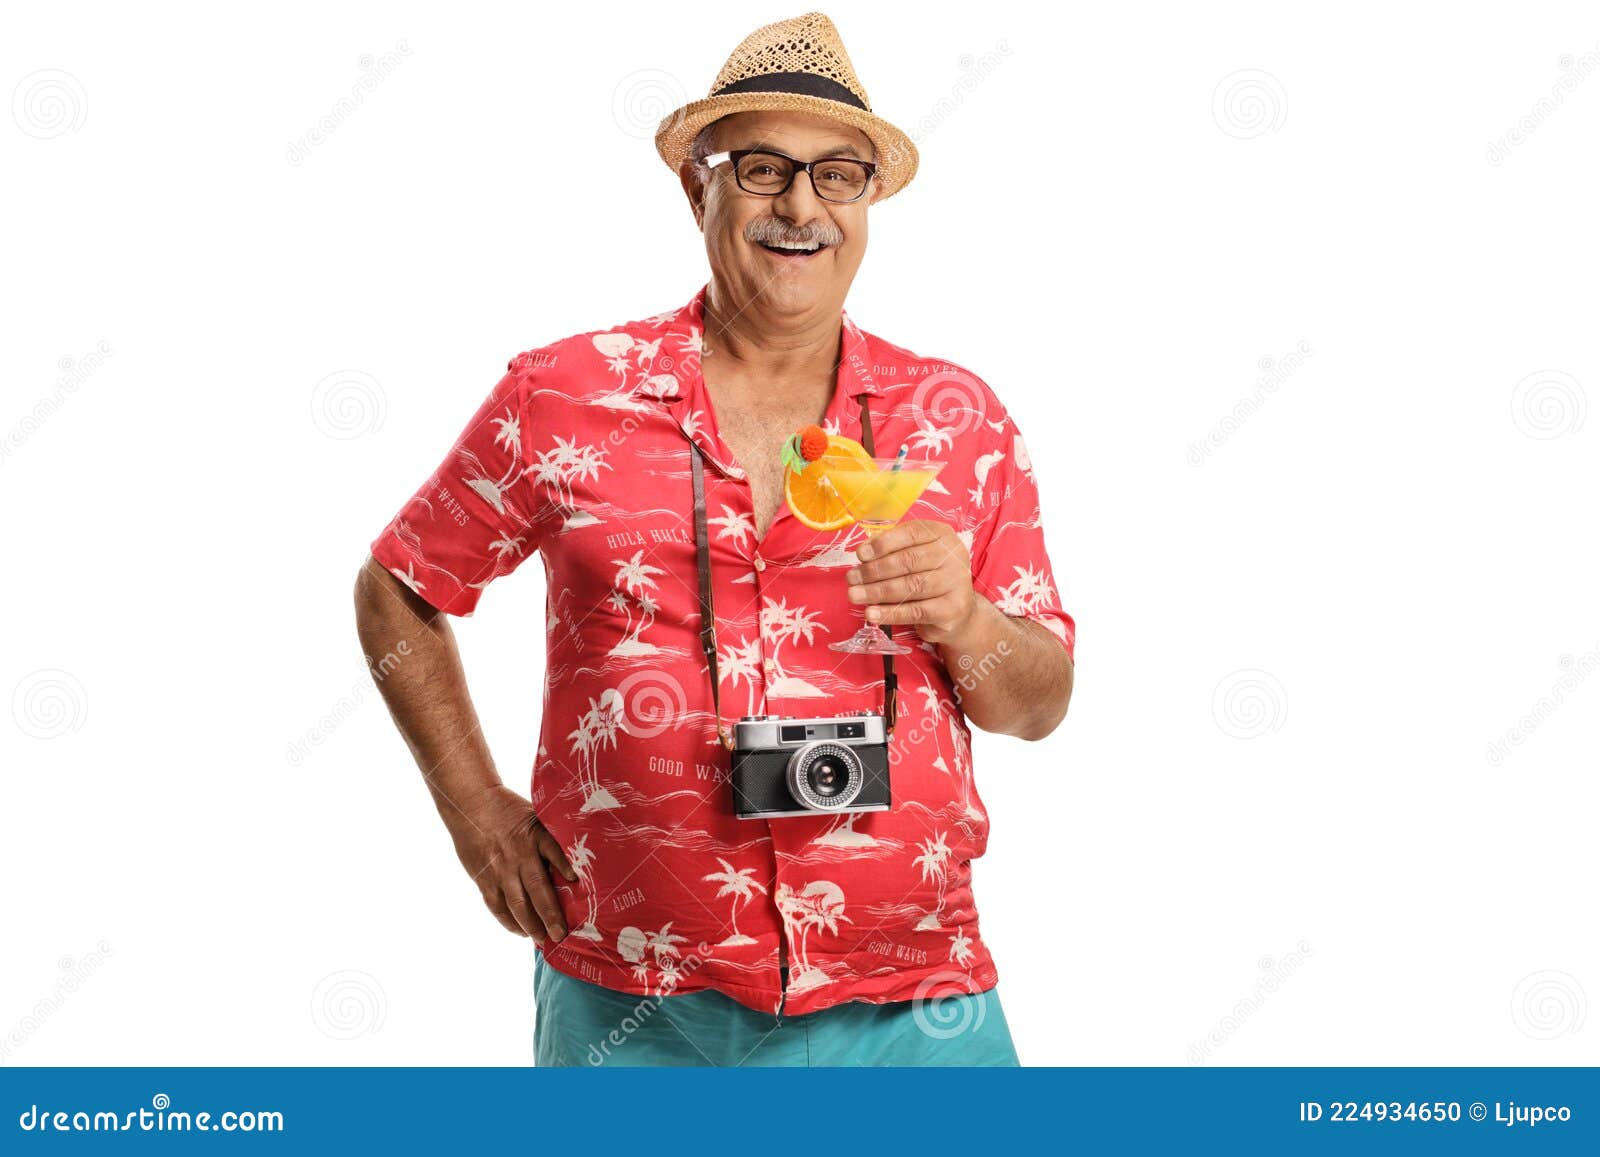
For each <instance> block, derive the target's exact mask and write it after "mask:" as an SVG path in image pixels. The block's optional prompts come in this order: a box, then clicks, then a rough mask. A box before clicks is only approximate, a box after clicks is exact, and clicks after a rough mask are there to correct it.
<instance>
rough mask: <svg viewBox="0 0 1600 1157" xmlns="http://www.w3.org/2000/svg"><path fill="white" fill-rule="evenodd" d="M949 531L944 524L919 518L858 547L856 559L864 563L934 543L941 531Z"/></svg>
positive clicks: (893, 528)
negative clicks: (909, 548) (920, 544)
mask: <svg viewBox="0 0 1600 1157" xmlns="http://www.w3.org/2000/svg"><path fill="white" fill-rule="evenodd" d="M948 529H949V527H947V526H945V525H944V524H943V523H942V522H935V521H934V520H932V519H929V518H918V519H913V520H912V521H910V522H902V523H900V524H899V525H898V526H891V527H890V528H889V529H888V530H886V531H884V532H883V533H882V534H879V535H874V536H873V537H872V538H869V539H867V541H866V542H863V543H862V544H861V545H860V546H858V547H856V557H857V558H858V559H860V560H861V561H862V562H867V561H868V560H869V559H874V558H881V557H882V556H884V555H886V554H889V553H891V552H893V551H897V550H904V549H905V548H906V547H908V546H916V545H918V544H919V543H924V542H933V541H934V540H935V539H936V538H938V537H939V535H940V532H941V531H944V530H948Z"/></svg>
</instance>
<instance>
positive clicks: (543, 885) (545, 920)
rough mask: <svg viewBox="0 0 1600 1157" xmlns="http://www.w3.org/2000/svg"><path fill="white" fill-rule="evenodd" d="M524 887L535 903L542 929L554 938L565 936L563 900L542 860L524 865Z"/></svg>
mask: <svg viewBox="0 0 1600 1157" xmlns="http://www.w3.org/2000/svg"><path fill="white" fill-rule="evenodd" d="M522 888H523V891H524V892H525V893H526V894H527V897H528V901H529V902H530V903H531V904H532V905H533V911H534V915H535V917H536V918H537V919H538V920H539V922H540V925H541V929H540V930H541V931H542V932H548V933H549V935H550V938H551V939H552V940H560V939H561V938H562V937H563V936H565V935H566V934H567V920H566V917H565V916H563V915H562V913H561V901H560V899H559V898H558V897H557V896H556V890H555V886H554V885H553V884H551V883H550V876H549V874H548V873H546V872H545V870H544V864H543V863H542V862H541V861H539V860H528V861H526V862H525V863H524V864H523V865H522ZM541 943H542V941H541Z"/></svg>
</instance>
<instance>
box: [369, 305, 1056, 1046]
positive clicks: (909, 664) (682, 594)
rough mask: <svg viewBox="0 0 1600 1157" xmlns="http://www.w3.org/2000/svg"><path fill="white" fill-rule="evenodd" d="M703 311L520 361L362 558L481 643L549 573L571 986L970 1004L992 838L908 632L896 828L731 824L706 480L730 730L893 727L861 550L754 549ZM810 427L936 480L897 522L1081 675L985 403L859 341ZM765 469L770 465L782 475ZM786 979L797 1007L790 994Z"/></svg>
mask: <svg viewBox="0 0 1600 1157" xmlns="http://www.w3.org/2000/svg"><path fill="white" fill-rule="evenodd" d="M705 294H706V287H705V286H702V287H701V289H700V290H699V291H698V292H697V293H696V294H695V296H694V297H693V298H692V299H691V300H690V301H689V303H688V304H687V305H685V306H683V307H682V308H680V309H678V310H675V311H672V312H669V313H664V314H660V315H658V316H656V317H652V318H649V319H646V320H643V321H635V322H629V323H627V324H625V325H622V326H618V327H616V328H613V329H610V330H605V331H595V332H590V333H583V334H577V335H574V336H572V337H567V338H564V339H562V340H560V341H556V342H553V343H551V344H550V345H547V346H544V347H542V348H539V349H535V350H529V351H527V352H525V353H522V354H519V355H517V356H516V357H515V358H513V359H511V362H510V365H509V367H508V370H507V372H506V374H505V376H504V377H503V378H502V379H501V380H500V382H499V384H498V385H496V386H495V387H494V389H493V390H492V391H491V392H490V394H489V396H488V398H487V399H485V400H484V401H483V403H482V405H481V407H480V408H479V409H478V411H477V413H476V414H475V415H474V416H473V418H472V420H471V421H470V422H469V423H468V425H467V427H466V429H465V431H464V432H463V433H462V434H461V436H460V438H459V439H458V441H457V442H456V444H455V446H454V447H453V449H451V451H450V453H449V454H448V455H447V456H446V457H445V459H444V461H443V462H442V463H441V464H440V466H439V468H438V470H437V471H435V472H434V474H433V476H432V477H431V478H430V479H429V480H428V481H427V483H426V484H425V485H423V487H422V488H421V489H420V490H418V491H417V493H416V495H415V496H414V497H413V498H412V499H411V500H410V501H409V502H408V503H407V504H406V505H405V507H404V508H403V509H402V510H401V511H400V513H399V514H398V515H396V516H395V518H394V519H393V520H392V521H391V522H390V524H389V525H388V526H387V527H386V528H385V529H384V531H383V532H382V533H381V534H380V535H379V536H378V538H377V540H376V541H375V542H374V543H373V544H372V553H373V555H374V556H375V557H376V558H377V560H378V561H379V562H380V563H382V564H383V565H384V566H385V567H387V568H388V569H389V571H390V572H391V573H393V574H395V575H396V576H398V577H399V578H400V579H401V580H403V581H404V582H405V583H406V584H407V585H408V586H409V587H410V588H411V589H412V590H413V591H415V592H416V593H417V594H418V595H419V596H420V597H421V598H423V599H425V600H426V601H427V602H428V603H430V604H431V605H432V606H434V607H436V608H438V609H440V610H442V611H446V612H448V613H450V614H454V615H466V614H470V613H471V612H472V610H473V608H474V607H475V606H476V605H477V602H478V598H479V595H480V593H481V592H482V591H483V589H484V588H485V587H486V586H488V585H489V584H490V583H491V582H492V581H493V580H494V579H495V578H497V577H499V576H500V575H504V574H508V573H509V572H511V571H512V570H514V569H515V568H516V567H517V566H519V565H520V564H521V563H522V562H524V561H525V560H527V559H529V558H531V557H533V556H534V555H535V554H538V555H539V557H540V558H541V559H543V561H544V567H545V573H546V577H547V580H548V594H547V600H546V619H545V621H546V634H547V638H546V646H547V675H546V682H545V688H544V710H543V721H542V730H541V734H540V743H539V749H538V756H537V759H536V761H535V764H534V768H533V781H532V787H531V792H530V795H531V800H532V803H533V806H534V808H535V810H536V811H537V813H538V815H539V817H540V819H541V820H542V821H543V823H544V824H545V826H546V827H547V828H549V830H550V831H551V833H552V834H553V835H554V836H555V837H556V838H557V839H558V840H559V841H560V843H561V846H562V847H563V848H564V849H565V850H566V853H567V856H568V857H569V859H570V860H571V863H572V865H573V867H574V868H575V869H576V871H577V872H578V879H577V880H576V881H574V882H568V881H566V880H564V879H562V878H561V877H560V876H559V874H557V873H552V882H553V883H554V885H555V887H556V889H557V894H558V895H559V897H560V899H561V903H562V906H563V909H564V911H565V914H566V919H567V924H568V928H569V929H570V931H569V933H568V935H567V936H566V937H565V938H564V939H563V940H562V941H561V942H560V943H556V944H551V945H549V946H548V948H547V949H546V950H545V959H546V961H547V962H548V963H549V964H551V965H552V966H554V967H555V968H557V969H558V970H560V971H562V972H565V973H567V974H568V975H571V976H575V977H578V978H580V979H583V980H588V981H591V982H593V983H597V984H602V985H604V986H606V987H608V988H612V989H616V990H619V991H623V992H628V993H633V994H638V995H657V994H664V993H669V992H691V991H696V990H700V989H704V988H714V989H717V990H720V991H721V992H723V993H725V994H727V995H728V996H730V997H732V998H733V999H735V1000H737V1001H739V1002H740V1003H741V1004H744V1005H747V1006H749V1007H751V1008H755V1009H759V1010H762V1011H768V1012H772V1011H776V1010H778V1009H779V1008H780V1007H781V1008H782V1009H783V1011H784V1012H785V1013H788V1014H790V1015H798V1014H802V1013H807V1012H814V1011H817V1010H819V1009H823V1008H827V1007H829V1006H831V1005H834V1004H838V1003H840V1002H843V1001H847V1000H864V1001H872V1002H885V1001H895V1000H910V999H913V998H917V997H922V998H931V997H936V996H941V995H945V994H948V993H953V992H982V991H985V990H987V989H989V988H991V987H993V986H994V984H995V983H996V972H995V966H994V962H993V961H992V960H991V958H990V955H989V951H988V949H987V948H986V947H985V945H984V942H983V938H982V937H981V936H980V935H979V929H978V913H977V907H976V904H975V902H974V898H973V894H972V887H971V879H972V872H971V866H972V861H973V860H974V859H976V858H977V857H978V856H980V855H982V854H983V852H984V848H985V846H986V844H987V842H988V833H989V821H988V816H987V815H986V813H985V811H984V807H983V801H982V800H981V798H980V797H979V795H978V791H977V787H976V785H975V783H974V781H973V771H972V762H971V758H970V754H969V752H970V749H969V736H970V733H969V730H968V727H967V724H966V720H965V718H964V717H963V715H962V712H961V710H960V708H959V706H958V704H957V692H958V690H959V688H960V687H961V686H962V685H965V686H968V687H970V686H972V685H973V684H972V682H971V681H972V680H974V679H977V678H981V677H982V674H983V672H982V671H981V670H972V671H956V672H951V671H947V670H946V669H945V665H944V663H943V661H942V659H941V657H940V655H939V652H938V649H937V648H936V647H934V646H933V645H931V644H928V643H922V642H920V641H919V640H917V639H916V637H915V634H914V632H913V631H912V629H911V628H909V627H901V628H898V629H897V637H898V638H899V639H900V640H901V641H903V642H907V643H908V645H912V646H913V650H912V653H911V654H909V655H902V656H899V657H898V658H897V659H896V663H895V667H896V673H897V675H898V677H899V685H900V691H899V697H898V705H899V719H898V722H897V725H896V727H895V731H894V734H893V737H892V739H891V741H890V782H891V789H892V793H893V801H894V802H893V806H892V808H891V810H889V811H886V812H873V813H863V814H859V815H854V816H835V817H819V818H816V819H812V818H810V817H805V816H801V817H784V818H779V819H773V820H770V821H768V820H740V819H736V818H734V815H733V808H732V801H731V788H730V786H729V783H728V754H727V752H726V751H725V750H724V749H723V747H722V746H721V744H720V743H719V741H718V739H717V735H716V724H715V719H714V714H713V710H712V701H711V688H710V675H709V673H708V671H707V666H706V662H705V657H704V654H703V652H702V651H701V648H700V641H699V636H698V632H699V607H698V601H697V572H696V566H695V548H694V520H693V501H692V497H691V483H690V450H689V447H688V444H687V439H690V438H692V439H694V440H695V441H696V442H697V443H698V444H699V445H700V447H701V449H702V450H703V451H704V453H705V456H706V465H707V470H706V510H707V515H708V524H709V529H710V536H711V569H712V581H713V583H714V603H715V606H716V632H717V643H718V667H719V669H720V676H721V695H722V708H723V712H724V719H725V722H727V723H728V724H729V725H730V726H731V724H732V723H733V722H734V721H735V720H736V719H737V717H738V716H739V715H741V714H749V715H759V714H768V713H771V714H777V715H832V714H836V713H841V712H851V711H860V710H863V709H874V710H875V709H878V708H879V707H881V705H882V696H883V682H882V680H883V666H882V660H881V659H880V658H879V657H878V656H875V655H855V654H846V653H841V652H836V651H832V650H829V649H828V647H827V643H828V642H829V641H831V640H834V639H839V638H844V637H847V636H848V635H850V634H851V633H853V632H854V631H855V629H856V628H857V627H858V626H859V624H860V621H861V620H860V611H859V608H858V607H856V606H854V605H853V604H851V603H850V602H849V601H848V600H847V599H846V597H845V587H846V583H845V580H844V577H843V572H844V571H845V570H846V569H848V568H849V567H850V566H851V565H853V564H854V562H855V558H854V555H853V553H852V552H853V550H854V548H855V546H856V545H857V544H859V542H860V541H861V540H862V537H863V536H862V532H861V531H860V530H859V529H858V528H856V527H854V526H849V527H846V528H844V529H843V530H839V531H836V532H822V531H815V530H811V529H808V528H807V527H806V526H805V525H804V524H803V523H801V522H800V521H799V520H798V519H797V518H795V517H794V515H793V514H792V513H790V512H789V510H788V509H787V505H786V504H780V507H779V510H778V513H777V516H776V517H775V518H774V520H773V522H772V525H771V526H770V527H769V528H768V531H767V534H766V536H765V538H763V539H762V540H761V541H760V542H757V541H756V538H755V519H754V516H753V506H752V503H751V493H750V488H749V485H748V483H747V481H746V480H745V476H744V474H743V472H742V471H741V470H740V469H739V468H738V466H737V465H736V464H735V462H734V458H733V455H732V453H731V452H730V451H729V449H728V447H727V445H726V444H725V443H724V442H723V440H722V439H721V437H720V436H719V434H718V431H717V425H716V420H715V415H714V414H713V412H712V407H711V403H710V399H709V396H708V394H707V391H706V388H705V382H704V379H703V378H702V376H701V374H700V337H701V332H702V328H701V327H702V318H703V313H702V306H703V303H704V300H705ZM841 322H842V336H841V340H842V350H841V352H842V356H841V358H840V362H839V370H838V378H837V384H836V387H835V391H834V396H833V398H832V401H831V402H830V403H829V406H828V409H827V413H826V415H825V417H824V419H823V422H822V425H823V427H824V428H825V429H826V430H828V431H829V432H830V433H837V434H843V435H845V436H847V437H851V438H856V439H858V440H859V439H860V438H861V433H862V431H861V421H860V413H859V399H860V398H861V397H862V396H863V395H864V396H865V400H866V402H867V404H868V406H869V407H870V412H871V421H872V427H873V433H874V434H875V440H876V445H877V446H878V447H879V448H880V452H892V450H893V449H894V448H897V447H899V446H900V445H902V444H905V445H907V446H909V448H910V452H911V453H913V454H918V455H922V456H926V457H931V458H938V459H942V460H943V461H944V462H946V463H947V465H946V466H945V469H944V470H943V472H942V473H941V474H940V475H939V477H938V478H937V479H936V480H935V481H934V483H933V485H932V486H931V487H930V488H929V489H928V491H927V492H926V493H925V494H924V496H923V498H922V500H921V501H920V502H919V503H918V504H917V505H916V506H914V507H913V508H912V509H911V511H910V512H909V513H908V514H907V515H906V517H907V519H917V518H926V519H938V520H942V521H944V522H947V523H949V524H950V525H952V526H953V527H954V528H955V529H956V530H957V532H958V533H959V535H960V537H961V540H962V541H963V543H965V544H966V545H967V547H968V550H969V551H970V553H971V556H972V576H973V585H974V587H975V589H976V590H977V592H978V593H979V594H981V595H983V596H985V597H987V598H988V599H990V600H991V601H992V602H994V603H995V604H996V606H998V607H999V608H1000V609H1001V610H1002V611H1005V612H1006V613H1007V614H1010V615H1015V616H1022V617H1026V618H1030V619H1033V620H1035V621H1037V622H1039V623H1041V624H1042V625H1043V626H1045V627H1046V628H1048V629H1049V631H1050V632H1051V634H1052V635H1053V636H1054V637H1055V638H1057V639H1058V640H1060V642H1061V645H1062V646H1064V647H1065V648H1066V649H1067V652H1068V654H1069V655H1070V654H1072V651H1073V646H1074V624H1073V619H1072V617H1071V616H1070V615H1068V614H1067V613H1066V611H1065V610H1063V609H1062V606H1061V600H1060V598H1059V595H1058V592H1057V589H1056V585H1055V580H1054V577H1053V574H1052V571H1051V567H1050V561H1049V558H1048V557H1047V556H1046V553H1045V546H1044V535H1043V532H1042V530H1041V528H1040V520H1039V500H1038V491H1037V489H1036V487H1035V484H1034V479H1033V467H1032V464H1031V462H1030V460H1029V458H1028V452H1027V450H1026V448H1025V447H1024V444H1023V441H1022V436H1021V433H1020V432H1019V431H1018V429H1017V427H1016V425H1015V424H1014V423H1013V422H1012V420H1011V418H1010V417H1009V416H1008V415H1007V413H1006V411H1005V409H1004V407H1002V406H1001V404H1000V402H999V401H998V399H996V397H995V396H994V394H993V393H992V392H991V391H990V389H989V388H988V386H986V385H985V384H983V383H982V382H981V381H980V380H979V379H978V378H977V377H975V376H974V375H972V374H970V373H968V372H967V371H966V370H964V369H962V368H961V367H959V366H954V365H951V364H949V363H947V362H941V361H937V360H933V359H927V358H922V357H918V356H917V355H915V354H913V353H911V352H910V351H908V350H905V349H902V348H900V347H899V346H896V345H893V344H891V343H889V342H887V341H884V340H883V339H881V338H878V337H875V336H874V335H872V334H869V333H865V332H864V331H862V330H860V329H859V328H858V327H856V326H855V324H854V323H853V322H852V321H851V320H850V318H849V316H848V314H845V313H843V312H842V311H841ZM774 452H776V450H775V451H774ZM780 965H787V968H788V987H787V992H785V991H784V989H783V987H782V984H781V982H780V975H781V974H780Z"/></svg>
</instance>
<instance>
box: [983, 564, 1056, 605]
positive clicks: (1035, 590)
mask: <svg viewBox="0 0 1600 1157" xmlns="http://www.w3.org/2000/svg"><path fill="white" fill-rule="evenodd" d="M1011 569H1012V570H1014V571H1016V572H1017V577H1016V578H1015V579H1013V580H1012V581H1011V582H1010V583H1008V584H1007V585H1006V586H1004V587H1002V588H1000V597H999V598H998V599H996V600H995V604H994V605H995V606H997V607H999V608H1000V609H1001V610H1002V611H1004V612H1005V613H1006V614H1008V615H1028V614H1032V613H1033V612H1034V611H1037V610H1041V609H1043V608H1046V607H1048V606H1049V605H1050V604H1051V602H1053V601H1054V595H1053V594H1052V593H1051V590H1050V582H1049V580H1048V579H1046V578H1045V576H1044V575H1043V574H1041V573H1040V572H1038V571H1036V570H1034V569H1033V567H1031V566H1014V567H1012V568H1011Z"/></svg>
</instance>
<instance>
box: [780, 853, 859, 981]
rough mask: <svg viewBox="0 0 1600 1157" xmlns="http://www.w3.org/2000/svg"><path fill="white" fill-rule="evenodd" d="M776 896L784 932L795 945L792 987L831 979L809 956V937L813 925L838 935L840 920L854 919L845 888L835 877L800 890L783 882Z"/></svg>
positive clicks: (790, 976)
mask: <svg viewBox="0 0 1600 1157" xmlns="http://www.w3.org/2000/svg"><path fill="white" fill-rule="evenodd" d="M773 900H774V901H776V903H777V905H778V915H780V916H782V917H783V930H784V933H785V935H786V936H787V937H788V938H789V941H790V943H791V944H793V945H794V946H795V951H794V960H795V966H794V967H793V968H791V969H790V970H789V991H790V992H801V991H804V990H805V989H808V988H817V987H820V986H821V985H824V984H829V983H831V978H830V977H829V976H828V974H827V973H826V972H824V971H823V970H822V969H820V968H818V967H817V966H816V965H814V964H812V963H811V961H810V959H809V958H808V957H807V955H806V937H807V935H808V934H809V933H810V932H811V929H813V928H826V929H827V930H828V931H829V932H831V933H833V934H834V935H838V932H839V922H840V921H843V922H844V923H846V924H849V923H851V922H852V921H851V920H850V917H848V916H846V915H845V914H844V890H843V889H842V888H840V887H839V885H838V884H835V883H834V882H833V881H832V880H813V881H811V883H809V884H807V885H806V886H805V888H804V889H803V890H801V891H799V892H796V891H795V890H794V889H793V888H791V887H789V885H788V884H779V885H778V891H777V892H776V894H775V895H774V896H773Z"/></svg>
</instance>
